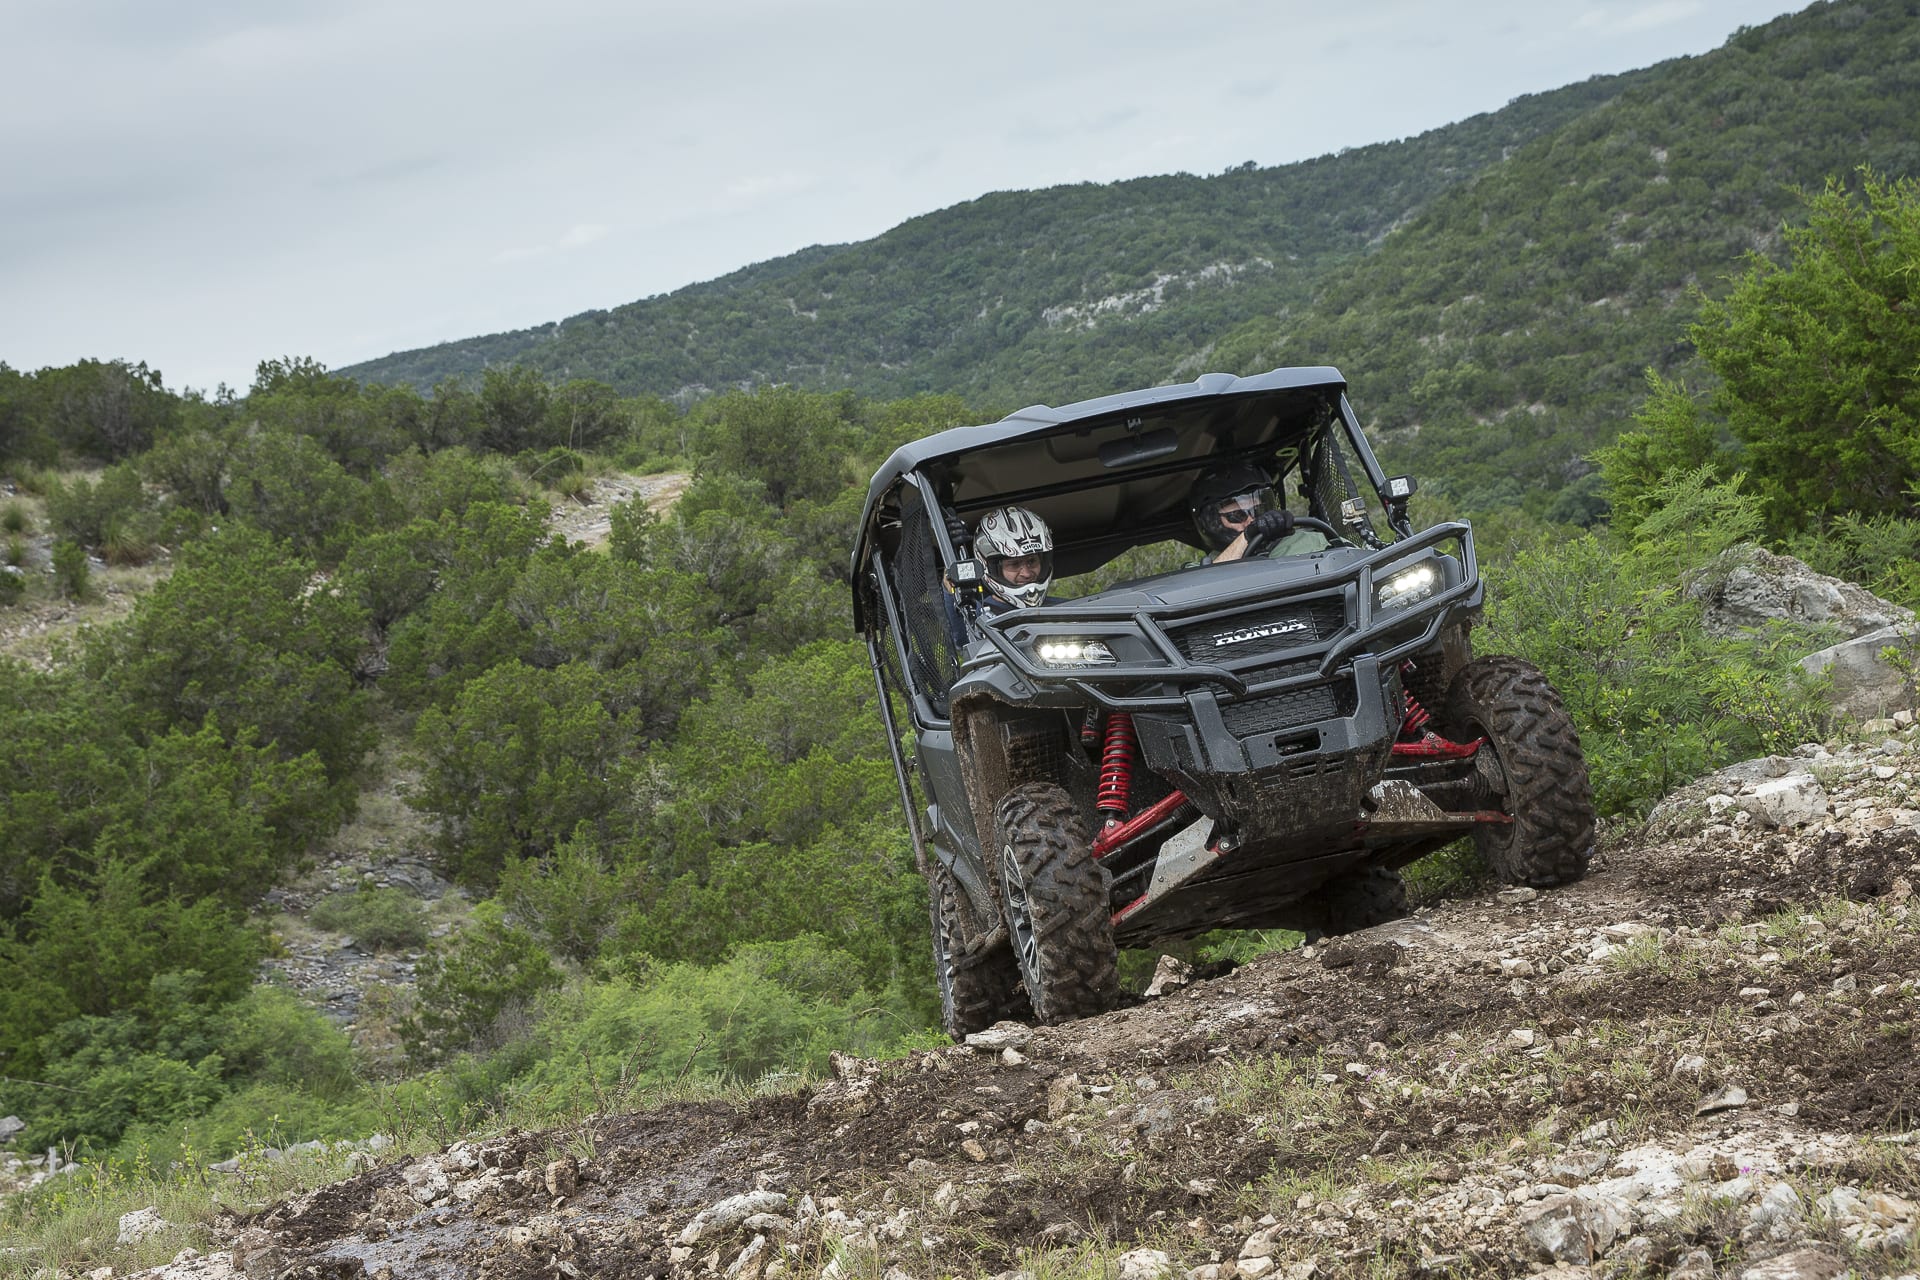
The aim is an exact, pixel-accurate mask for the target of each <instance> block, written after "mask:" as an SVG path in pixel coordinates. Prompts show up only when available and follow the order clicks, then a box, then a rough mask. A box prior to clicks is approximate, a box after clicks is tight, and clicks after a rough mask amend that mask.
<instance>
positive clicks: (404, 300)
mask: <svg viewBox="0 0 1920 1280" xmlns="http://www.w3.org/2000/svg"><path fill="white" fill-rule="evenodd" d="M1800 7H1802V5H1799V4H1794V3H1782V0H1455V2H1454V3H1450V4H1442V3H1435V0H1344V2H1342V3H1333V4H1329V3H1325V2H1324V0H1319V2H1316V3H1311V4H1308V3H1299V2H1298V0H1185V3H1183V4H1180V5H1177V6H1176V5H1175V4H1173V3H1171V0H1158V2H1155V3H1146V2H1144V0H972V2H971V3H969V4H967V5H965V6H960V5H940V4H915V3H912V2H911V0H806V2H804V3H800V2H782V0H702V2H700V3H691V2H689V3H675V4H667V3H658V2H656V0H626V2H624V3H622V2H620V0H546V2H545V3H543V4H540V5H534V4H531V3H527V2H525V0H522V2H520V3H511V4H509V3H504V2H503V0H459V3H453V2H452V0H379V2H378V3H375V2H373V0H269V2H268V3H261V2H260V0H171V2H169V3H156V2H155V0H0V30H4V31H5V33H6V38H5V42H6V46H7V57H6V58H5V60H4V65H5V69H6V73H5V75H4V76H0V157H3V159H0V361H5V362H6V363H8V364H11V365H12V366H13V367H15V368H16V369H37V368H40V367H42V366H45V365H57V364H67V363H71V362H72V361H74V360H78V359H81V358H83V357H97V358H112V357H124V358H126V359H130V360H145V361H147V362H148V363H149V364H150V365H152V366H154V367H156V368H158V369H160V370H161V371H162V372H163V374H164V375H165V379H166V383H167V385H168V386H169V387H172V388H174V389H176V390H179V389H182V388H184V387H197V388H201V389H203V390H210V389H212V388H213V387H214V386H215V385H216V384H218V383H221V382H225V383H228V384H229V385H231V386H233V387H235V388H236V389H244V388H245V387H246V386H247V385H248V384H249V383H250V382H251V381H252V376H253V368H254V365H255V364H256V362H258V361H259V360H261V359H264V358H268V357H273V356H281V355H304V356H311V357H314V358H315V359H318V360H320V361H322V362H324V363H325V364H327V365H329V366H331V367H339V366H342V365H347V364H352V363H353V362H355V361H358V360H365V359H370V358H372V357H375V356H380V355H385V354H387V353H388V352H391V351H396V350H402V349H405V348H409V347H417V346H424V345H426V344H429V343H433V342H439V341H444V340H447V339H454V338H463V337H470V336H473V335H475V334H481V333H491V332H496V331H498V330H502V329H514V328H524V327H526V326H529V325H533V324H539V323H543V322H545V321H548V320H555V319H561V318H564V317H566V316H569V315H573V314H575V313H577V312H580V311H584V310H588V309H590V308H595V307H612V306H617V305H619V304H621V303H624V302H631V301H633V300H634V299H637V298H642V297H647V296H650V295H653V294H659V293H667V292H671V291H672V290H674V289H677V288H679V287H681V286H682V285H686V284H691V283H693V282H695V281H699V280H706V279H711V278H712V277H714V276H717V275H722V274H724V273H726V272H728V271H731V270H733V269H735V268H737V267H741V266H745V265H746V264H748V263H752V262H759V261H764V260H766V259H768V258H773V257H778V256H780V255H782V254H786V253H791V252H793V251H794V250H796V249H800V248H804V247H805V246H807V245H812V244H822V243H842V242H846V241H854V240H864V239H867V238H870V237H872V236H875V235H878V234H879V233H881V232H883V231H885V230H887V229H888V228H889V227H892V226H895V225H897V224H898V223H900V222H901V221H903V220H905V219H907V218H910V217H913V216H914V215H916V214H920V213H927V212H930V211H932V210H935V209H940V208H944V207H946V206H948V205H952V204H956V203H959V202H961V201H964V200H969V199H972V198H974V197H976V196H979V195H982V194H984V193H986V192H989V191H998V190H1009V189H1021V188H1031V187H1043V186H1051V185H1054V184H1057V183H1064V182H1080V181H1110V180H1113V179H1118V178H1131V177H1139V176H1142V175H1146V174H1156V173H1171V172H1179V171H1185V172H1189V173H1199V174H1206V173H1218V172H1219V171H1220V170H1222V169H1224V168H1226V167H1228V166H1230V165H1234V164H1238V163H1240V162H1242V161H1246V160H1252V161H1255V162H1257V163H1259V164H1261V165H1272V164H1284V163H1287V162H1290V161H1294V160H1302V159H1306V158H1309V157H1312V156H1316V155H1321V154H1324V153H1326V152H1330V151H1336V150H1338V149H1340V148H1341V147H1350V146H1359V145H1363V144H1366V143H1369V142H1380V141H1386V140H1390V139H1394V138H1401V137H1408V136H1411V135H1413V134H1417V133H1420V132H1422V131H1424V130H1426V129H1430V128H1433V127H1435V126H1437V125H1441V124H1446V123H1448V122H1451V121H1455V120H1460V119H1463V118H1465V117H1467V116H1470V115H1474V114H1476V113H1479V112H1482V111H1489V110H1493V109H1496V108H1498V107H1501V106H1503V105H1505V104H1506V103H1507V102H1508V101H1510V100H1511V99H1513V98H1515V97H1517V96H1519V95H1521V94H1524V93H1532V92H1537V91H1540V90H1545V89H1552V88H1557V87H1559V86H1561V85H1564V84H1569V83H1572V82H1574V81H1577V80H1582V79H1585V78H1586V77H1588V76H1591V75H1597V74H1602V73H1610V72H1616V71H1626V70H1630V69H1633V68H1637V67H1644V66H1648V65H1650V64H1652V63H1655V62H1658V61H1661V60H1662V59H1665V58H1670V57H1675V56H1678V55H1681V54H1695V53H1703V52H1706V51H1707V50H1709V49H1712V48H1715V47H1717V46H1718V45H1720V44H1721V43H1723V42H1724V41H1725V40H1726V38H1727V37H1728V36H1729V35H1730V34H1732V33H1733V31H1735V30H1736V29H1737V28H1739V27H1741V26H1757V25H1759V24H1761V23H1764V22H1766V21H1768V20H1770V19H1772V18H1774V17H1777V16H1779V15H1780V14H1783V13H1788V12H1792V11H1794V10H1795V9H1797V8H1800Z"/></svg>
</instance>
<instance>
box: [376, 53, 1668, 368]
mask: <svg viewBox="0 0 1920 1280" xmlns="http://www.w3.org/2000/svg"><path fill="white" fill-rule="evenodd" d="M1648 74H1650V73H1647V72H1635V73H1630V74H1627V75H1621V76H1608V77H1596V78H1594V79H1592V80H1588V81H1586V82H1584V83H1582V84H1577V85H1573V86H1570V87H1568V88H1564V89H1560V90H1557V91H1555V92H1552V93H1545V94H1538V95H1533V96H1529V97H1524V98H1520V99H1517V100H1515V101H1514V102H1513V103H1511V104H1509V105H1508V106H1507V107H1506V108H1505V109H1503V110H1501V111H1498V112H1494V113H1490V114H1485V115H1479V116H1475V117H1473V118H1472V119H1469V120H1466V121H1463V122H1460V123H1458V124H1453V125H1448V126H1446V127H1445V128H1441V129H1435V130H1432V131H1430V132H1428V133H1425V134H1422V135H1420V136H1419V137H1417V138H1413V139H1409V140H1405V141H1399V142H1391V143H1382V144H1379V145H1375V146H1368V147H1361V148H1356V149H1353V150H1349V151H1346V152H1342V153H1341V154H1339V155H1331V156H1322V157H1320V158H1318V159H1315V160H1309V161H1306V162H1303V163H1300V164H1293V165H1285V166H1280V167H1276V168H1266V169H1260V168H1255V167H1253V166H1252V165H1251V164H1249V165H1245V166H1241V167H1239V168H1236V169H1233V170H1230V171H1228V172H1227V173H1224V174H1221V175H1219V176H1217V177H1211V178H1201V177H1195V176H1193V175H1190V174H1177V175H1171V176H1163V177H1153V178H1140V179H1136V180H1133V181H1128V182H1117V183H1112V184H1104V185H1096V184H1091V183H1083V184H1080V185H1076V186H1063V187H1053V188H1049V189H1045V190H1040V191H1017V192H996V193H994V194H991V195H986V196H982V197H981V198H980V199H978V200H973V201H970V202H968V203H966V204H961V205H957V206H954V207H953V208H949V209H944V210H941V211H939V212H937V213H930V214H926V215H924V216H922V217H918V218H914V219H911V220H910V221H908V222H906V223H903V224H902V225H900V226H899V227H896V228H894V229H893V230H892V231H889V232H887V233H886V234H884V235H882V236H879V237H877V238H875V239H873V240H870V241H865V242H863V243H859V244H850V245H838V246H818V247H814V248H810V249H806V250H803V251H801V252H799V253H796V254H792V255H790V256H788V257H785V258H779V259H776V260H774V261H771V262H764V263H759V264H757V265H754V266H751V267H747V268H744V269H743V270H740V271H736V272H734V273H732V274H731V275H727V276H724V277H722V278H720V279H718V280H713V281H709V282H707V283H703V284H696V285H692V286H689V287H688V288H685V289H681V290H678V291H677V292H675V293H672V294H668V295H665V296H662V297H654V298H648V299H645V300H643V301H639V302H634V303H630V304H628V305H626V306H622V307H617V308H615V309H613V310H611V311H590V312H586V313H583V314H581V315H578V316H574V317H571V318H570V319H568V320H565V321H563V322H561V323H559V324H550V325H543V326H540V327H538V328H534V329H526V330H520V331H518V332H513V333H503V334H493V335H490V336H487V337H478V338H471V339H466V340H463V341H458V342H449V343H444V344H441V345H439V346H434V347H427V348H423V349H420V350H416V351H407V352H401V353H398V354H395V355H391V356H388V357H385V358H384V359H380V360H373V361H368V362H367V363H365V364H360V365H355V366H353V367H351V368H349V369H346V370H343V371H342V372H345V373H347V374H349V375H351V376H354V377H359V378H362V379H366V380H370V381H383V382H406V383H412V384H413V385H415V386H418V387H420V388H422V389H424V388H426V387H428V386H431V385H432V384H433V383H435V382H437V381H438V380H440V379H442V378H446V377H454V376H461V375H472V374H475V373H477V372H478V371H479V370H480V369H482V368H484V367H486V366H488V365H497V364H508V363H524V364H531V365H534V366H536V367H538V368H540V369H542V370H544V371H546V372H548V373H550V374H553V375H555V376H568V377H585V378H594V379H599V380H602V381H605V382H609V383H611V384H613V385H614V386H615V387H616V388H618V389H620V390H622V391H625V392H629V393H633V392H647V393H651V394H655V395H662V396H672V395H677V394H683V393H690V392H698V391H703V390H707V389H722V388H726V387H730V386H736V385H751V384H755V383H762V382H769V381H774V382H793V383H798V384H803V385H808V386H817V387H828V388H838V387H843V386H845V387H852V388H853V389H855V390H858V391H861V392H863V393H866V394H870V395H875V396H880V397H894V396H900V395H905V394H911V393H915V392H919V391H925V390H938V391H954V392H960V393H963V394H967V395H969V396H972V397H977V398H984V399H1000V400H1004V401H1006V402H1007V403H1008V404H1010V405H1011V404H1024V403H1030V402H1031V401H1032V400H1034V399H1035V398H1036V397H1038V398H1047V399H1052V400H1054V401H1056V402H1063V401H1065V400H1070V399H1073V398H1076V397H1079V396H1084V395H1094V394H1102V393H1105V392H1107V391H1110V390H1112V389H1114V387H1115V386H1116V385H1120V384H1123V383H1124V384H1128V385H1131V384H1132V383H1133V382H1140V383H1142V384H1145V383H1151V382H1155V381H1160V380H1164V379H1165V377H1166V376H1167V374H1168V371H1169V370H1171V369H1173V368H1174V367H1175V366H1176V365H1178V364H1180V362H1181V361H1183V360H1185V359H1187V358H1188V357H1190V356H1191V355H1192V354H1193V352H1194V350H1195V348H1196V347H1197V346H1199V345H1201V344H1202V343H1204V342H1205V341H1206V340H1207V338H1208V337H1209V336H1211V335H1213V334H1215V333H1218V332H1220V331H1221V330H1223V329H1225V328H1227V327H1229V326H1231V325H1233V324H1234V323H1236V322H1238V321H1239V320H1241V319H1244V318H1245V317H1247V316H1249V315H1272V314H1277V313H1280V312H1284V311H1285V310H1286V309H1287V308H1289V307H1290V306H1294V305H1297V304H1299V303H1300V302H1302V301H1304V300H1305V299H1306V298H1307V296H1308V294H1309V291H1310V289H1311V287H1312V285H1313V283H1314V281H1316V280H1317V279H1318V278H1319V277H1320V276H1322V275H1324V274H1325V272H1326V271H1327V270H1329V269H1330V268H1331V267H1333V266H1334V265H1336V264H1338V263H1340V262H1342V261H1344V260H1346V259H1348V258H1351V257H1353V256H1356V255H1359V254H1361V253H1364V252H1366V251H1367V250H1368V248H1369V247H1370V246H1371V245H1372V244H1374V243H1375V242H1377V241H1378V240H1379V238H1380V237H1381V236H1382V235H1384V234H1386V232H1387V231H1388V230H1389V229H1390V228H1392V227H1393V226H1394V225H1395V224H1396V223H1398V222H1400V221H1402V220H1404V219H1405V218H1406V217H1407V216H1408V215H1409V214H1411V213H1412V212H1413V211H1414V210H1416V209H1418V208H1419V207H1420V206H1421V205H1423V204H1425V203H1426V202H1427V201H1429V200H1431V199H1432V198H1433V197H1434V196H1435V195H1436V194H1437V193H1439V192H1441V191H1443V190H1445V189H1447V188H1448V187H1450V186H1452V185H1454V184H1457V183H1459V182H1462V181H1464V180H1465V179H1467V178H1468V177H1470V176H1471V175H1473V174H1474V173H1476V172H1479V171H1480V170H1482V169H1484V168H1485V167H1486V166H1487V165H1489V164H1493V163H1497V162H1498V161H1499V160H1500V158H1501V157H1502V156H1503V155H1505V154H1507V153H1508V152H1510V151H1511V150H1512V149H1513V148H1515V147H1517V146H1520V145H1521V144H1523V143H1525V142H1527V141H1528V140H1530V139H1533V138H1536V137H1539V136H1541V135H1543V134H1546V133H1549V132H1551V131H1553V130H1554V129H1557V128H1559V127H1560V126H1562V125H1564V124H1565V123H1567V122H1568V121H1569V120H1572V119H1575V118H1577V117H1578V116H1579V115H1581V114H1582V113H1584V112H1586V111H1588V110H1590V109H1592V108H1593V107H1594V106H1595V105H1597V104H1598V103H1601V102H1604V101H1606V100H1607V99H1609V98H1611V97H1612V96H1614V95H1616V94H1618V93H1619V92H1620V91H1621V90H1622V89H1623V88H1624V87H1626V86H1629V85H1632V84H1635V83H1638V82H1639V81H1640V80H1642V79H1644V78H1645V77H1646V76H1647V75H1648ZM1195 371H1196V372H1198V371H1199V370H1195Z"/></svg>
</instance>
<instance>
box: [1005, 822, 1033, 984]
mask: <svg viewBox="0 0 1920 1280" xmlns="http://www.w3.org/2000/svg"><path fill="white" fill-rule="evenodd" d="M1000 871H1001V876H1000V878H1001V881H1002V883H1003V884H1004V885H1005V887H1006V891H1007V936H1008V937H1009V938H1011V939H1012V940H1013V953H1014V955H1016V956H1018V957H1019V958H1020V972H1021V973H1023V974H1026V975H1027V976H1028V977H1031V976H1032V975H1033V974H1035V973H1037V972H1039V965H1040V940H1039V939H1038V938H1037V937H1035V936H1034V932H1033V913H1032V910H1031V909H1030V908H1029V907H1028V905H1027V882H1026V880H1025V878H1024V877H1022V876H1021V874H1020V861H1019V859H1018V858H1016V857H1015V856H1014V853H1013V846H1012V845H1011V844H1008V845H1006V846H1004V847H1003V848H1002V849H1001V850H1000Z"/></svg>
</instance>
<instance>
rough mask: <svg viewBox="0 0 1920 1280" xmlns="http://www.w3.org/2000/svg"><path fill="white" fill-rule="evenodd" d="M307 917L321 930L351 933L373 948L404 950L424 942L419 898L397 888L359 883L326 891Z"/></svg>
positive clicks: (425, 936)
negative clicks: (342, 889) (343, 889)
mask: <svg viewBox="0 0 1920 1280" xmlns="http://www.w3.org/2000/svg"><path fill="white" fill-rule="evenodd" d="M310 919H311V920H312V921H313V923H314V924H316V925H318V926H319V927H320V928H322V929H331V930H333V931H334V932H336V933H346V934H351V935H353V938H354V941H356V942H358V943H360V944H361V945H362V946H366V947H371V948H373V949H374V950H375V951H404V950H408V949H411V948H415V947H424V946H425V945H426V944H427V921H426V917H425V914H424V913H423V912H422V911H421V910H420V903H419V901H418V900H417V899H416V898H414V897H413V896H412V895H411V894H408V893H406V892H405V891H404V890H400V889H381V888H372V887H368V886H365V885H363V886H361V887H360V888H358V889H354V890H353V891H351V892H349V893H335V894H329V895H328V896H327V897H325V898H322V899H321V900H320V901H319V902H318V903H316V904H315V905H314V908H313V912H312V914H311V916H310Z"/></svg>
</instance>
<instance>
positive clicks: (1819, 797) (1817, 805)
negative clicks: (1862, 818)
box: [1735, 773, 1827, 827]
mask: <svg viewBox="0 0 1920 1280" xmlns="http://www.w3.org/2000/svg"><path fill="white" fill-rule="evenodd" d="M1735 803H1736V804H1737V805H1738V806H1739V808H1740V809H1741V810H1742V811H1743V812H1746V813H1750V814H1752V815H1753V816H1754V817H1755V818H1756V819H1757V820H1758V821H1759V822H1760V823H1761V824H1762V825H1764V826H1769V827H1804V826H1807V825H1808V824H1809V823H1814V822H1818V821H1819V820H1820V819H1822V818H1824V817H1826V815H1827V792H1826V788H1824V787H1822V786H1821V785H1820V783H1819V780H1818V779H1816V778H1814V777H1813V776H1812V775H1811V774H1805V773H1793V774H1788V775H1787V776H1786V777H1784V778H1774V779H1771V780H1769V781H1767V782H1762V783H1759V784H1757V785H1756V786H1755V787H1754V788H1753V790H1752V791H1751V792H1749V793H1747V794H1746V795H1743V796H1740V797H1738V798H1737V799H1736V801H1735Z"/></svg>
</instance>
